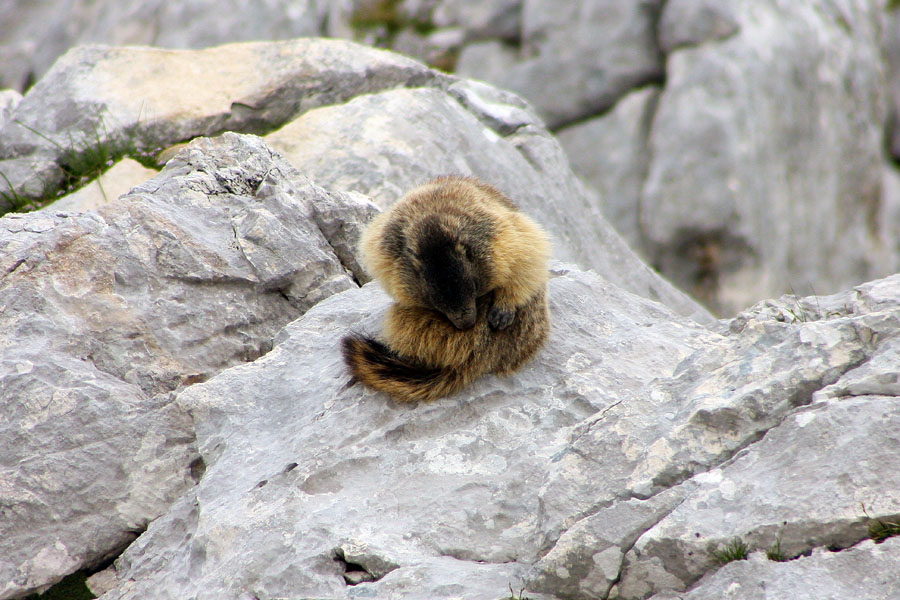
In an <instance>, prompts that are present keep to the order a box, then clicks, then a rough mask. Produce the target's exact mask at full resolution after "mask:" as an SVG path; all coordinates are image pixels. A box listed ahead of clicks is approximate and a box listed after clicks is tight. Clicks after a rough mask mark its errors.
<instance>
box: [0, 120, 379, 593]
mask: <svg viewBox="0 0 900 600" xmlns="http://www.w3.org/2000/svg"><path fill="white" fill-rule="evenodd" d="M375 211H376V209H375V207H374V206H373V205H371V204H370V203H368V202H366V201H362V200H361V199H359V198H357V197H350V196H346V195H341V194H330V193H328V192H325V191H324V190H322V189H321V188H318V187H316V186H315V185H314V184H312V183H311V182H310V181H309V180H307V179H304V178H303V177H302V176H301V175H300V174H299V173H297V172H296V171H295V170H294V169H293V168H292V167H291V166H290V165H289V164H288V163H287V162H286V161H285V160H284V159H283V158H281V157H279V156H277V155H275V154H273V153H272V151H271V150H270V149H268V147H266V146H265V144H264V143H263V142H262V141H261V140H259V139H258V138H252V137H239V136H235V135H233V134H226V136H224V137H221V138H218V139H216V140H200V141H198V142H196V143H195V144H192V145H191V146H189V147H188V148H187V149H186V150H184V151H183V152H182V153H181V154H180V155H179V156H178V157H176V158H175V159H173V160H172V161H170V163H169V165H168V167H167V168H166V169H165V170H164V171H163V172H162V173H161V174H160V175H159V176H158V177H156V178H154V179H152V180H151V181H149V182H147V183H146V184H144V185H143V186H140V187H138V188H136V189H135V190H133V191H132V193H131V194H129V195H125V196H122V197H121V198H119V199H118V200H114V201H111V202H109V203H107V204H105V205H104V206H102V207H100V208H98V209H96V211H95V212H93V213H76V212H62V211H52V210H43V211H37V212H32V213H27V214H15V215H7V216H6V217H4V218H2V219H0V257H2V258H0V307H2V309H0V357H2V358H0V398H2V402H0V404H2V406H3V410H2V417H0V450H2V452H0V457H2V458H0V495H2V507H3V509H2V512H3V515H4V517H3V535H2V542H0V544H2V551H0V555H2V556H3V559H2V560H0V597H3V598H9V597H16V596H17V595H20V594H24V593H27V592H29V591H32V590H34V589H38V588H41V587H44V586H46V585H48V584H50V583H53V582H55V581H57V580H59V578H60V577H61V576H62V575H65V574H66V573H68V572H71V571H73V570H76V569H79V568H85V567H91V566H92V565H96V564H99V563H100V562H102V561H103V560H105V559H107V558H109V557H110V556H111V555H115V554H116V553H117V552H119V551H120V550H121V548H122V547H124V546H125V545H126V544H127V543H129V542H131V541H132V540H133V539H134V537H135V536H136V535H137V534H139V533H140V532H141V531H143V529H144V528H145V527H146V525H147V523H148V522H150V521H151V520H152V519H155V518H156V517H158V516H160V515H161V514H162V513H163V512H165V511H166V510H167V508H168V506H169V505H170V504H171V503H172V502H173V501H174V500H175V499H177V498H178V497H179V496H180V495H181V494H183V493H184V492H185V491H187V490H188V489H189V488H190V486H192V485H193V484H194V483H195V480H196V479H197V478H199V476H200V475H201V474H202V464H203V463H202V460H201V459H200V458H199V456H198V454H197V450H196V445H195V442H194V432H193V426H192V424H191V422H190V419H189V418H188V416H187V414H186V413H185V412H184V411H183V410H182V409H180V408H179V407H178V406H177V405H175V404H173V402H172V397H171V396H170V393H171V392H173V391H175V390H178V389H181V388H183V387H184V386H187V385H190V384H191V383H195V382H197V381H203V380H205V379H207V378H209V377H211V376H212V375H214V374H216V373H218V372H219V371H221V370H222V369H224V368H226V367H229V366H231V365H234V364H237V363H241V362H245V361H252V360H254V359H256V358H258V357H259V356H261V355H262V354H265V353H266V352H267V351H268V349H269V348H270V347H271V339H272V336H273V335H274V334H275V333H276V332H277V331H278V330H279V329H280V328H281V327H282V326H283V325H285V324H286V323H288V322H289V321H291V320H293V319H294V318H296V317H297V316H299V315H301V314H303V312H304V311H305V310H307V309H308V308H310V307H311V306H312V305H313V304H315V303H316V302H318V301H319V300H321V299H322V298H325V297H327V296H328V295H330V294H333V293H335V292H338V291H342V290H347V289H349V288H351V287H355V286H356V283H355V282H354V279H355V278H356V279H362V280H364V275H363V273H362V271H361V269H359V267H358V265H357V264H356V262H355V258H353V251H352V250H351V242H350V239H352V238H355V237H356V234H357V233H358V228H359V226H360V225H361V224H363V223H365V222H366V221H367V220H368V218H370V217H371V216H372V215H374V213H375ZM336 224H340V225H339V226H336ZM342 261H344V262H342ZM354 271H355V273H354Z"/></svg>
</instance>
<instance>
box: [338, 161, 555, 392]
mask: <svg viewBox="0 0 900 600" xmlns="http://www.w3.org/2000/svg"><path fill="white" fill-rule="evenodd" d="M360 248H361V254H362V259H363V264H364V265H365V267H366V269H367V271H369V273H370V274H371V275H373V276H374V277H375V278H376V279H378V280H379V281H380V282H381V285H382V286H383V287H384V289H385V290H386V291H387V292H388V294H390V295H391V296H392V297H393V298H394V299H395V300H396V302H395V304H393V305H392V306H391V307H390V309H389V310H388V314H387V318H386V322H385V329H384V342H385V343H382V342H380V341H377V340H375V339H372V338H368V337H365V336H359V335H351V336H347V337H346V338H345V339H344V341H343V351H344V358H345V360H346V362H347V364H348V366H349V367H350V370H351V372H352V373H353V375H354V377H355V378H356V379H357V380H359V381H361V382H362V383H364V384H366V385H368V386H370V387H373V388H375V389H378V390H381V391H384V392H387V393H389V394H390V395H391V396H393V397H394V398H395V399H397V400H399V401H406V402H408V401H422V400H433V399H435V398H439V397H441V396H445V395H447V394H450V393H453V392H455V391H457V390H459V389H461V388H462V387H464V386H466V385H468V384H469V383H471V381H473V380H474V379H475V378H476V377H479V376H480V375H483V374H485V373H497V374H500V375H505V374H508V373H511V372H512V371H514V370H516V369H517V368H519V367H520V366H521V365H522V364H523V363H524V362H525V361H527V360H528V359H529V358H531V357H532V356H533V355H534V354H535V353H536V352H537V350H538V349H539V348H540V346H541V345H542V344H543V343H544V341H545V340H546V337H547V335H548V333H549V326H550V319H549V312H548V309H547V296H546V288H547V278H548V271H547V261H548V258H549V250H550V246H549V242H548V240H547V236H546V234H545V233H544V231H543V230H542V229H541V228H540V227H539V226H538V225H537V224H536V223H535V222H534V221H532V220H531V219H529V218H528V217H527V216H525V215H524V214H522V213H521V212H519V210H518V209H517V207H516V206H515V204H513V203H512V202H511V201H510V200H509V199H508V198H506V197H505V196H504V195H503V194H502V193H500V192H499V191H498V190H496V189H495V188H493V187H491V186H489V185H487V184H485V183H483V182H481V181H478V180H476V179H473V178H463V177H442V178H439V179H435V180H433V181H431V182H429V183H427V184H425V185H423V186H421V187H418V188H416V189H414V190H412V191H410V192H409V193H408V194H406V195H405V196H404V197H403V198H401V199H400V200H399V201H398V202H397V203H396V204H395V205H394V206H393V207H391V208H390V209H389V210H388V211H386V212H385V213H383V214H381V215H379V216H378V217H377V218H376V219H375V220H374V221H373V222H372V223H371V224H370V225H369V227H368V228H367V229H366V231H365V233H364V234H363V237H362V240H361V243H360Z"/></svg>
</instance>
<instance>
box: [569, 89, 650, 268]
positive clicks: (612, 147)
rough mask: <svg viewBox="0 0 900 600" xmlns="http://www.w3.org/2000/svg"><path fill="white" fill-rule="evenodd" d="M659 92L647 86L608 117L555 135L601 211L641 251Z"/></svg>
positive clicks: (578, 125) (630, 95)
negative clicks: (651, 137) (644, 197)
mask: <svg viewBox="0 0 900 600" xmlns="http://www.w3.org/2000/svg"><path fill="white" fill-rule="evenodd" d="M659 94H660V89H659V88H658V87H656V86H648V87H645V88H642V89H640V90H638V91H635V92H632V93H630V94H628V95H627V96H625V97H623V98H622V99H621V100H619V102H618V103H617V104H616V105H615V106H614V107H613V109H612V110H610V111H609V112H608V113H606V114H605V115H603V116H601V117H595V118H593V119H589V120H587V121H583V122H581V123H578V124H576V125H572V126H571V127H565V128H563V129H560V130H559V131H558V132H557V134H556V135H557V137H558V138H559V143H560V144H561V145H562V147H563V148H564V149H565V151H566V154H567V155H568V156H569V159H570V160H571V161H572V168H573V169H574V170H575V172H577V173H578V174H579V175H581V176H582V177H583V178H584V179H585V180H586V181H587V182H588V183H589V184H590V185H591V186H592V187H593V188H594V189H596V190H597V191H598V192H599V198H600V202H601V211H602V212H603V216H604V217H606V218H607V219H608V220H609V222H610V224H611V225H612V226H613V227H615V229H616V231H618V232H619V233H620V234H622V237H623V238H625V241H627V242H628V244H629V245H630V246H631V247H632V248H634V249H635V250H637V251H639V252H642V251H643V249H644V239H643V234H642V232H641V215H640V198H641V189H642V188H643V185H644V179H645V178H646V177H647V170H648V169H649V168H650V161H651V159H652V157H651V155H650V152H649V149H648V148H647V139H648V137H649V135H650V128H651V126H652V122H653V116H654V115H655V114H656V105H657V102H658V100H659Z"/></svg>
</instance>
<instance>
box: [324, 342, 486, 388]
mask: <svg viewBox="0 0 900 600" xmlns="http://www.w3.org/2000/svg"><path fill="white" fill-rule="evenodd" d="M341 346H342V351H343V354H344V361H345V362H346V363H347V365H349V367H350V371H351V372H352V373H353V376H354V377H355V378H356V379H357V380H358V381H360V382H362V383H364V384H366V385H368V386H369V387H372V388H375V389H376V390H380V391H382V392H387V393H388V394H390V395H391V396H393V398H394V399H395V400H397V401H399V402H422V401H426V402H427V401H429V400H434V399H436V398H440V397H442V396H446V395H448V394H452V393H453V392H455V391H456V390H458V389H460V388H462V387H463V386H465V385H466V384H467V383H468V379H467V378H466V377H465V375H464V374H463V373H462V372H463V371H465V369H451V368H444V369H442V368H433V367H426V366H422V365H420V364H417V363H415V362H414V361H411V360H409V359H407V358H404V357H402V356H400V355H398V354H397V353H396V352H393V351H392V350H391V349H390V348H388V347H387V346H386V345H384V344H382V343H381V342H379V341H377V340H374V339H372V338H369V337H365V336H360V335H348V336H347V337H345V338H344V339H343V341H342V342H341Z"/></svg>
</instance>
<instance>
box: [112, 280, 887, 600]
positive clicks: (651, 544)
mask: <svg viewBox="0 0 900 600" xmlns="http://www.w3.org/2000/svg"><path fill="white" fill-rule="evenodd" d="M554 275H555V277H554V278H553V279H552V280H551V283H550V298H551V312H552V315H553V332H552V334H551V339H550V342H549V344H548V346H547V348H546V349H545V350H544V351H543V352H542V353H541V354H540V355H539V356H538V357H537V358H536V359H535V360H534V361H533V362H532V363H531V364H529V365H528V366H526V367H525V368H524V369H523V370H522V371H521V372H519V373H517V374H515V375H513V376H511V377H508V378H504V379H501V378H496V377H485V378H482V379H481V380H479V381H477V382H476V383H475V384H474V385H473V386H472V387H471V388H470V389H468V390H464V391H462V392H460V393H458V394H456V395H454V396H452V397H450V398H446V399H443V400H438V401H436V402H433V403H431V404H425V405H418V406H409V405H399V404H396V403H394V402H392V401H390V399H389V398H387V397H386V396H383V395H381V394H378V393H373V392H371V391H367V390H363V389H360V388H359V387H358V386H354V385H352V384H350V382H348V380H347V375H346V373H345V371H344V368H343V365H342V363H341V358H340V352H339V340H340V338H341V336H342V335H344V333H345V332H347V331H348V330H355V331H368V332H373V333H377V331H378V330H379V328H380V321H381V318H382V316H383V312H384V310H385V309H386V307H387V305H388V303H389V299H388V298H387V297H386V296H385V295H384V294H383V292H381V291H380V289H379V288H378V287H377V285H375V284H372V285H369V286H366V287H364V288H362V289H360V290H350V291H348V292H344V293H342V294H338V295H334V296H331V297H330V298H328V299H327V300H325V301H323V302H321V303H320V304H319V305H317V306H316V307H314V308H313V309H311V310H310V311H308V312H307V313H306V314H305V315H304V316H303V317H302V318H301V319H299V320H298V321H296V322H294V323H292V324H291V325H289V326H288V327H286V328H285V329H284V330H283V332H282V333H281V334H280V335H279V336H278V337H277V339H276V346H275V348H274V349H273V350H272V351H271V352H270V353H268V354H267V355H265V356H264V357H262V358H260V359H259V360H257V361H255V362H254V363H253V364H249V365H241V366H238V367H234V368H232V369H229V370H227V371H225V372H223V373H221V374H220V375H218V376H217V377H215V378H213V379H211V380H210V381H208V382H206V383H203V384H198V385H195V386H192V387H191V388H189V389H186V390H185V391H183V392H181V393H180V394H179V396H178V398H177V404H178V405H179V406H181V407H182V408H184V409H185V410H187V411H189V412H190V414H191V416H192V418H193V421H194V423H195V426H196V427H197V436H198V448H199V451H200V453H201V456H202V457H203V459H204V461H205V462H206V464H207V465H208V468H207V470H206V473H205V474H204V476H203V478H202V480H201V481H200V482H199V484H198V485H197V487H196V488H195V490H194V491H193V492H192V493H191V494H189V495H188V496H186V497H185V499H184V500H182V501H181V502H180V503H179V504H178V505H177V506H176V507H175V509H173V511H172V512H170V513H169V514H168V515H166V516H164V517H162V518H161V519H159V520H158V521H157V522H156V523H154V524H153V525H151V527H150V528H149V530H148V532H147V533H146V534H145V535H144V536H142V537H141V538H140V539H139V540H137V541H136V542H135V544H133V545H132V546H131V547H130V548H129V549H128V550H127V551H126V552H125V553H124V554H123V555H122V557H121V558H120V559H119V560H118V563H117V568H118V580H119V582H120V583H119V585H118V586H117V587H116V588H115V589H113V590H111V591H110V592H109V593H107V594H106V595H105V596H104V600H126V599H131V598H155V597H171V596H173V595H181V596H187V597H196V598H198V599H202V598H207V597H209V598H213V597H217V598H225V599H227V598H245V597H251V596H255V597H297V596H299V597H325V598H353V597H359V596H360V595H362V596H367V595H371V596H376V597H381V596H388V597H390V596H399V597H409V598H423V599H424V598H453V597H465V598H486V599H491V600H496V599H497V598H500V597H505V596H506V594H507V593H508V588H509V587H512V589H513V590H520V589H524V590H525V593H526V595H527V596H528V597H535V598H546V599H547V600H549V599H554V598H555V599H562V598H566V599H588V598H606V597H617V598H622V599H624V598H646V597H647V596H649V595H651V594H653V593H658V594H667V593H669V592H670V591H673V590H677V591H678V593H680V594H684V593H685V591H686V590H688V589H690V588H691V587H692V586H699V587H697V589H698V590H700V589H702V586H704V585H706V584H705V582H706V581H716V577H718V575H717V574H716V573H715V572H716V571H717V570H719V565H717V564H715V563H714V562H713V561H711V560H710V549H709V545H710V544H711V543H712V544H714V545H715V544H719V545H721V544H723V543H725V542H727V541H730V540H731V539H732V538H733V537H735V536H738V537H741V539H742V540H744V541H745V542H746V543H747V544H748V546H749V547H750V549H751V550H756V549H762V550H766V549H768V548H769V547H771V546H773V545H774V544H775V543H776V540H780V548H781V550H782V552H783V553H784V554H785V557H786V558H792V557H795V556H798V555H801V554H804V553H809V552H814V553H816V554H814V557H813V558H815V557H816V556H821V554H822V551H823V550H827V549H829V548H830V549H831V551H833V550H834V549H835V548H836V547H842V548H845V547H854V548H858V550H859V551H867V550H866V549H867V548H871V546H870V545H867V543H866V542H864V541H863V540H864V538H866V537H867V535H868V533H867V527H866V524H867V519H868V518H875V519H882V520H885V521H891V522H893V521H895V520H896V519H897V517H898V514H900V506H898V505H897V500H896V499H897V498H898V497H900V493H898V489H897V486H898V485H900V483H898V482H897V481H895V480H896V473H897V472H900V469H897V465H896V457H897V456H900V453H898V449H897V447H896V446H897V443H898V442H900V438H898V437H897V434H896V432H897V431H898V430H900V428H898V427H897V423H895V421H896V420H897V415H898V413H897V411H896V410H895V408H896V396H885V395H878V396H876V395H859V394H865V393H867V391H868V390H867V389H866V388H864V387H860V386H861V385H862V383H861V382H863V383H864V382H872V381H876V380H877V379H878V377H879V374H880V375H886V374H887V373H890V372H895V371H896V369H895V368H894V366H893V365H894V364H895V363H893V362H892V361H891V357H892V356H895V355H896V340H897V335H896V332H897V331H900V322H898V319H900V312H898V306H900V304H898V302H897V299H898V297H900V294H898V290H897V281H896V278H893V279H889V280H883V281H877V282H872V283H871V284H867V285H866V286H862V287H861V288H860V289H859V290H856V291H855V292H847V293H845V294H844V297H845V302H843V304H844V305H845V306H844V311H845V312H844V313H843V314H841V315H831V316H827V317H823V318H822V319H819V320H812V321H798V322H785V321H781V320H778V319H777V318H776V317H775V316H774V315H773V314H772V313H769V312H766V311H765V310H760V311H757V312H752V313H748V314H747V315H745V316H744V319H743V320H742V321H741V322H740V323H738V324H737V325H736V326H735V327H733V328H730V327H728V326H727V324H723V327H722V328H721V332H720V333H716V332H712V331H709V330H707V329H703V328H701V327H699V326H698V325H696V324H695V323H692V322H691V321H690V320H687V319H684V318H682V317H677V316H676V315H675V314H674V313H672V312H670V311H668V310H667V309H665V308H664V307H662V306H661V305H659V304H656V303H653V302H650V301H648V300H646V299H642V298H640V297H638V296H634V295H631V294H628V293H626V292H623V291H621V290H619V289H618V288H617V287H615V286H614V285H611V284H610V283H608V282H606V281H604V280H602V279H600V278H599V277H597V276H596V275H594V274H591V273H583V272H579V271H577V270H574V269H572V268H570V267H566V266H564V265H557V266H556V267H555V270H554ZM835 302H837V299H835ZM895 389H896V388H895V387H890V386H887V387H885V386H882V387H880V388H878V389H877V390H872V391H878V392H879V393H881V394H886V393H887V394H890V393H893V392H894V391H895ZM860 502H863V503H864V504H865V510H866V512H863V509H862V507H861V505H860ZM867 515H868V516H867ZM785 522H786V523H785ZM698 534H699V536H698ZM884 548H885V550H884V551H885V552H888V553H889V554H888V555H889V556H896V553H895V550H893V548H894V545H891V546H885V547H884ZM856 551H857V550H854V552H856ZM879 551H880V548H879ZM845 552H849V550H846V551H845ZM890 553H893V554H890ZM800 560H807V559H800ZM824 560H826V561H830V560H832V559H830V558H826V559H824ZM879 560H881V559H879ZM795 562H796V561H795ZM726 568H732V569H733V567H726ZM775 568H781V567H776V566H773V567H772V569H775ZM785 568H787V567H785ZM835 576H836V577H837V576H839V575H835ZM704 577H705V579H704ZM363 580H367V581H363ZM357 581H359V582H360V583H355V582H357ZM795 581H801V582H802V579H799V580H795ZM885 581H887V580H885ZM348 582H349V583H348ZM794 585H801V584H800V583H795V584H794ZM786 589H791V588H789V587H788V588H786ZM718 590H719V593H720V594H721V593H724V591H723V590H722V588H718ZM698 593H699V592H698ZM662 597H667V596H662ZM723 597H725V596H723ZM874 597H878V596H873V598H874Z"/></svg>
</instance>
